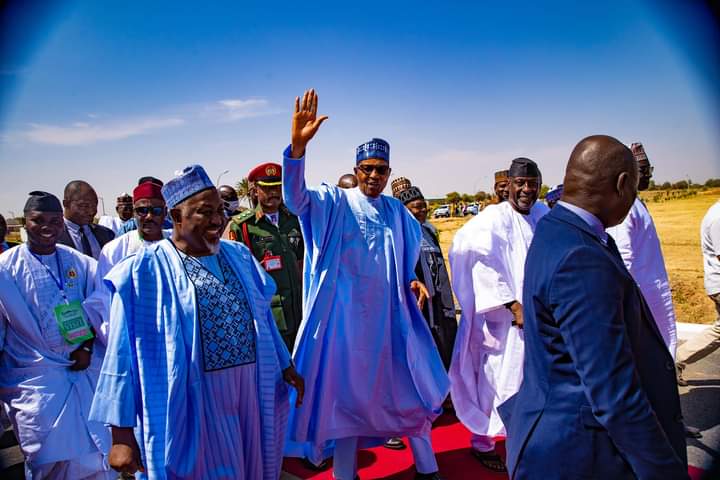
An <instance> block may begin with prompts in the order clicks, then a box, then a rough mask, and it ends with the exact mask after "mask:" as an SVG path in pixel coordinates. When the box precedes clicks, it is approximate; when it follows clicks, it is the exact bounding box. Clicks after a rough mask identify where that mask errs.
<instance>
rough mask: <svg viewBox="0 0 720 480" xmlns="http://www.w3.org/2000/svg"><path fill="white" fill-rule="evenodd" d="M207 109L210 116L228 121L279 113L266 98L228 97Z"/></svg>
mask: <svg viewBox="0 0 720 480" xmlns="http://www.w3.org/2000/svg"><path fill="white" fill-rule="evenodd" d="M205 110H206V113H207V114H208V116H210V117H215V118H217V119H218V120H220V121H226V122H233V121H236V120H242V119H244V118H253V117H261V116H264V115H272V114H274V113H278V112H277V111H274V110H272V109H271V108H270V103H269V102H268V101H267V100H266V99H264V98H248V99H245V100H243V99H240V98H228V99H225V100H219V101H217V102H215V103H212V104H210V105H208V106H207V107H206V109H205Z"/></svg>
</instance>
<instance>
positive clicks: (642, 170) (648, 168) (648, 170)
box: [638, 165, 655, 175]
mask: <svg viewBox="0 0 720 480" xmlns="http://www.w3.org/2000/svg"><path fill="white" fill-rule="evenodd" d="M638 170H640V173H649V174H651V175H652V173H653V172H654V171H655V167H653V166H652V165H645V166H643V167H640V168H639V169H638Z"/></svg>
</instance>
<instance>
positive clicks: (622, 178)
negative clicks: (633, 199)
mask: <svg viewBox="0 0 720 480" xmlns="http://www.w3.org/2000/svg"><path fill="white" fill-rule="evenodd" d="M630 181H631V178H630V175H628V172H622V173H621V174H620V175H618V177H617V182H616V185H615V189H616V191H617V194H618V196H620V197H622V196H624V195H625V189H626V188H627V184H628V182H630Z"/></svg>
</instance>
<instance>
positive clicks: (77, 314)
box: [55, 300, 95, 345]
mask: <svg viewBox="0 0 720 480" xmlns="http://www.w3.org/2000/svg"><path fill="white" fill-rule="evenodd" d="M66 301H67V300H66ZM55 320H57V324H58V328H59V329H60V333H61V334H62V336H63V338H64V339H65V341H66V342H68V343H69V344H72V345H74V344H77V343H82V342H84V341H85V340H90V339H91V338H93V337H94V336H95V335H93V333H92V330H90V324H88V321H87V318H86V317H85V311H84V310H83V307H82V304H81V303H80V301H79V300H74V301H72V302H68V303H64V304H60V305H58V306H57V307H55Z"/></svg>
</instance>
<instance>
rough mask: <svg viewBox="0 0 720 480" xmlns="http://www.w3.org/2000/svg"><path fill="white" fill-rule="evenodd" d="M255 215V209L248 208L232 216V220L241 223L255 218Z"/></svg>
mask: <svg viewBox="0 0 720 480" xmlns="http://www.w3.org/2000/svg"><path fill="white" fill-rule="evenodd" d="M254 216H255V210H252V209H247V210H245V211H243V212H241V213H238V214H237V215H235V216H234V217H232V218H231V219H230V220H231V221H232V222H233V223H237V224H240V223H243V222H245V221H247V220H248V219H250V218H253V217H254Z"/></svg>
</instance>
